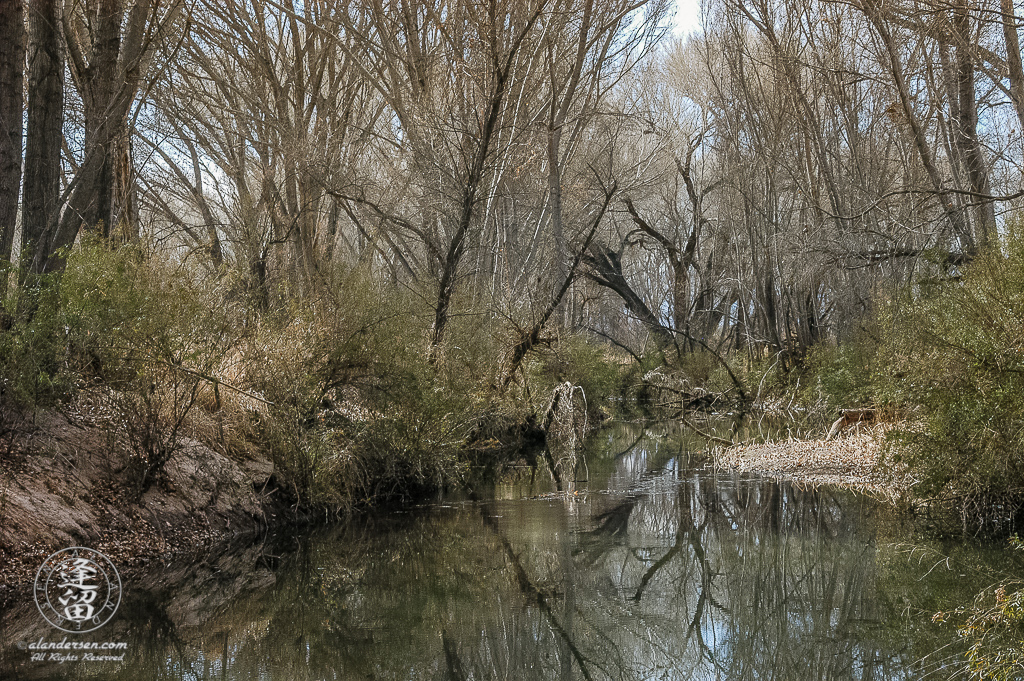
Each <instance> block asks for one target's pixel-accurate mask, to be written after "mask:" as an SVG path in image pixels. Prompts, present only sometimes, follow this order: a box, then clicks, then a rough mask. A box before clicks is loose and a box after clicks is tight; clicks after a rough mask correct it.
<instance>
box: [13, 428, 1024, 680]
mask: <svg viewBox="0 0 1024 681" xmlns="http://www.w3.org/2000/svg"><path fill="white" fill-rule="evenodd" d="M700 447H701V445H700V442H699V441H695V440H693V439H691V438H689V437H688V436H687V435H686V434H685V433H683V432H680V431H679V430H678V429H677V428H676V427H675V426H673V425H670V424H658V425H654V426H642V425H638V424H623V423H620V424H615V425H613V426H612V427H609V428H606V429H604V430H602V431H600V432H598V433H597V434H595V435H594V436H592V437H591V438H590V439H589V440H588V441H587V443H586V447H585V459H584V460H582V461H581V462H580V463H579V464H578V465H577V467H576V469H575V474H566V475H564V476H563V477H564V478H565V480H566V482H565V485H564V486H565V487H566V489H565V490H562V491H559V490H558V489H556V486H555V484H554V481H553V479H552V476H551V475H550V473H548V472H547V471H546V470H545V469H538V470H537V471H533V470H531V469H529V468H526V467H523V468H522V469H520V470H519V471H518V475H517V476H516V477H515V479H514V480H512V481H509V482H505V483H503V484H499V485H497V486H494V487H491V488H488V489H486V490H478V491H477V492H476V493H475V494H474V495H473V498H472V499H470V498H464V497H447V498H442V499H439V500H437V501H436V502H435V503H431V504H427V505H424V506H421V507H416V508H411V509H409V508H406V509H403V510H399V511H392V512H387V513H379V514H376V515H372V516H370V517H367V518H360V519H359V520H358V521H355V522H351V523H347V524H339V525H337V526H332V527H326V528H323V527H322V528H318V529H316V530H310V531H306V532H302V533H298V534H297V535H296V534H295V533H289V534H288V536H273V537H265V538H261V539H260V540H259V541H257V542H255V543H253V542H249V543H247V544H246V545H244V546H241V547H235V548H233V549H231V550H229V551H223V552H220V553H216V554H213V555H210V556H206V557H203V558H200V559H198V560H193V561H192V562H186V563H180V564H172V565H167V566H163V567H160V568H158V569H155V570H154V571H151V572H150V573H149V574H147V575H144V576H140V577H138V578H135V579H133V580H131V581H127V582H126V583H125V585H124V598H123V601H122V603H121V606H120V608H119V609H118V611H117V613H116V615H115V616H114V618H113V620H111V622H110V623H109V624H108V625H106V626H105V627H103V628H101V629H99V630H97V631H95V632H92V633H89V634H80V635H75V634H67V635H64V634H62V633H61V632H59V631H57V630H55V629H51V628H49V627H48V626H47V625H46V623H45V622H44V621H42V619H41V617H40V616H39V614H38V612H37V611H36V610H35V604H34V602H33V601H32V600H31V599H28V600H27V602H25V603H21V604H15V606H13V607H12V608H10V609H9V610H8V611H7V612H5V613H3V614H2V615H0V678H3V679H8V678H11V679H21V678H25V679H46V678H57V679H74V678H111V679H130V680H133V681H134V680H137V679H174V680H186V679H189V680H192V679H195V680H200V679H260V680H274V681H277V680H293V679H376V680H384V679H396V680H397V679H403V680H413V679H444V680H450V681H454V680H462V679H617V680H631V679H728V680H736V679H739V680H742V679H778V680H787V679H793V680H812V679H919V678H937V679H944V678H948V677H949V676H950V675H951V674H952V673H953V671H954V670H955V669H956V666H957V665H959V664H960V662H961V661H962V659H963V656H962V654H963V651H962V647H961V646H960V645H959V644H958V643H957V641H956V635H955V631H954V629H953V628H952V627H950V626H948V625H946V626H941V625H937V624H933V623H932V622H931V615H932V613H934V612H936V611H938V610H941V609H949V608H952V607H955V606H956V605H959V604H963V603H966V602H968V601H969V599H970V598H971V597H972V596H973V594H974V593H975V592H977V591H978V590H980V589H981V588H983V587H985V586H987V585H989V584H991V583H992V582H994V581H995V580H996V578H997V577H998V576H999V575H1000V574H1004V573H1005V572H1006V571H1013V570H1019V567H1020V566H1019V565H1013V564H1009V563H1008V562H1007V561H1010V560H1013V558H1012V557H1010V556H1008V555H1007V551H1005V550H1003V549H1002V547H1000V546H985V545H980V544H979V545H975V544H970V543H964V542H963V541H960V540H958V541H953V540H949V541H947V542H943V541H942V540H939V539H934V538H930V537H929V535H928V534H927V533H925V532H923V531H921V530H920V529H919V528H917V527H916V526H915V525H914V523H913V522H911V521H908V520H906V519H900V518H898V517H896V516H895V515H894V514H893V512H892V511H891V510H890V509H888V508H887V507H885V506H882V505H879V504H877V503H876V502H875V501H873V500H871V499H869V498H867V497H864V496H861V495H857V494H853V493H850V492H846V491H843V490H837V489H832V488H819V489H817V490H813V489H804V488H801V487H799V486H796V485H794V484H789V483H779V482H774V481H769V480H763V479H758V478H756V477H750V476H739V475H734V474H729V473H721V472H715V471H712V470H710V469H709V468H708V467H707V465H706V459H705V458H703V457H702V455H701V454H700ZM63 638H67V639H69V640H73V641H77V640H83V641H115V642H126V643H127V644H128V648H127V652H126V653H125V654H124V660H123V662H96V661H92V662H87V661H83V660H81V659H79V660H78V661H67V662H64V663H59V662H57V661H50V660H44V661H39V660H32V659H31V657H30V651H29V650H27V649H25V648H27V646H26V642H34V641H38V640H39V639H43V640H48V641H60V640H62V639H63Z"/></svg>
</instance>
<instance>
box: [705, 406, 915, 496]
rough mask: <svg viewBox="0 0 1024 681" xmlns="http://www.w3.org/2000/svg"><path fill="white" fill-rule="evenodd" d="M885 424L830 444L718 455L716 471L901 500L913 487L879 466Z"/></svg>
mask: <svg viewBox="0 0 1024 681" xmlns="http://www.w3.org/2000/svg"><path fill="white" fill-rule="evenodd" d="M888 427H889V426H887V425H885V424H882V425H877V426H872V427H869V428H864V429H862V430H861V431H860V432H854V433H848V434H843V435H839V436H838V437H836V438H834V439H831V440H824V439H818V440H792V439H791V440H778V441H773V442H765V443H759V444H750V445H738V446H733V447H727V448H722V449H719V450H718V451H716V452H715V454H714V465H715V467H717V468H719V469H722V470H731V471H740V472H749V473H756V474H758V475H763V476H767V477H774V478H780V479H789V480H795V481H799V482H805V483H807V484H810V485H823V484H830V485H842V486H845V487H853V488H856V489H860V490H862V491H865V492H869V493H873V494H879V495H882V496H885V497H890V498H892V497H896V496H898V495H899V494H900V492H901V491H902V490H905V489H906V488H907V487H908V486H909V484H910V483H911V481H910V480H909V479H908V478H907V477H906V476H901V475H894V474H893V472H892V471H890V470H888V469H887V468H885V467H882V466H880V465H879V464H880V460H881V456H882V445H883V443H884V441H885V431H886V430H887V429H888Z"/></svg>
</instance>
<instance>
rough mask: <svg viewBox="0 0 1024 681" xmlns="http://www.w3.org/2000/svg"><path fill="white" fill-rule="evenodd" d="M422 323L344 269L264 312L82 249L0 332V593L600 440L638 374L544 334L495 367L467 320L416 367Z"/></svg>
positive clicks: (25, 293) (398, 300) (494, 323)
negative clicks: (554, 436)
mask: <svg viewBox="0 0 1024 681" xmlns="http://www.w3.org/2000/svg"><path fill="white" fill-rule="evenodd" d="M339 292H343V295H342V294H340V293H339ZM420 305H421V302H420V301H419V299H418V298H417V297H416V296H412V295H410V296H409V297H408V298H406V297H403V296H401V295H399V294H396V293H395V292H394V289H393V288H392V287H379V286H377V285H376V284H375V282H374V281H373V279H372V278H370V277H368V276H364V275H362V274H361V273H359V272H358V271H356V272H349V273H347V274H345V275H338V276H337V277H336V278H334V279H332V280H330V281H327V282H324V284H323V286H322V287H321V288H320V289H319V291H318V293H317V294H316V295H313V294H310V295H307V296H305V297H304V299H303V302H302V304H301V305H300V304H294V305H291V304H284V303H281V304H280V305H278V306H277V307H272V306H270V305H263V304H262V303H254V302H253V301H252V300H250V299H248V298H247V297H246V292H245V291H244V289H242V288H239V287H238V286H236V285H235V283H234V282H232V281H230V280H229V279H228V278H227V277H224V278H221V279H219V280H211V279H204V280H202V281H197V280H196V279H195V278H193V277H191V276H189V274H188V273H187V271H185V270H182V269H175V268H172V267H169V266H164V265H160V264H158V263H155V262H152V261H148V260H146V259H144V258H142V257H141V254H139V253H138V252H135V251H134V250H133V249H132V248H130V247H124V248H121V249H119V250H117V251H111V250H109V249H108V248H105V247H102V246H91V245H88V244H87V245H86V246H84V247H83V248H80V249H76V250H75V251H74V252H73V253H71V254H70V257H69V260H68V264H67V268H66V271H65V272H63V274H62V276H61V277H60V278H59V279H57V278H52V279H46V278H43V279H40V280H37V281H36V282H34V285H31V283H30V284H28V285H25V286H23V287H21V288H20V289H19V290H18V291H17V293H16V297H14V298H12V299H11V300H9V301H8V303H7V306H6V308H5V311H4V314H3V315H2V319H0V324H2V327H3V330H2V333H0V379H2V383H0V563H3V564H4V565H6V566H7V567H6V568H5V571H4V572H5V574H4V581H5V582H6V583H15V582H23V581H24V580H25V579H26V578H28V579H30V577H31V576H30V575H29V568H30V566H32V565H37V564H38V562H39V560H41V558H42V557H43V556H45V555H46V553H47V552H48V551H50V550H52V549H55V548H61V547H63V546H67V545H73V544H76V543H87V544H89V545H90V546H95V547H97V548H99V549H100V550H103V551H104V552H108V553H109V554H110V555H111V557H112V558H115V559H116V560H117V559H119V560H120V561H122V564H125V563H130V562H133V561H134V562H138V561H145V560H146V559H148V558H151V557H153V556H154V555H158V554H160V553H162V552H174V551H177V550H180V549H183V548H189V547H194V546H196V545H198V544H201V543H203V542H208V541H212V540H213V539H215V538H217V537H223V536H225V535H231V534H235V533H241V532H252V531H255V530H257V529H258V528H261V527H264V526H266V525H267V524H268V523H274V522H284V521H293V520H296V519H299V520H301V519H316V518H321V519H323V518H334V517H340V516H344V515H346V514H349V513H351V512H354V511H357V510H359V509H362V508H366V507H369V506H373V505H378V504H382V503H387V502H392V501H403V500H411V499H416V498H419V497H422V496H423V495H426V494H430V493H434V492H436V491H437V490H440V489H444V488H450V487H455V486H459V485H463V484H466V483H467V482H468V481H470V480H473V479H476V478H478V477H485V476H488V475H493V474H495V473H496V472H500V470H501V468H502V466H503V465H504V464H505V463H507V462H508V460H509V458H510V457H511V456H519V454H518V453H517V452H518V450H519V448H520V447H521V446H523V445H525V444H529V443H536V442H537V441H538V439H539V441H541V442H543V439H544V431H545V429H546V430H558V429H561V430H562V431H564V432H563V433H562V437H570V438H578V436H579V435H580V433H581V431H582V429H583V428H584V427H585V424H590V425H595V424H597V423H599V422H600V421H601V420H602V419H603V418H605V417H606V416H607V414H608V411H609V406H608V405H610V402H609V401H608V400H607V399H606V397H607V396H608V395H611V394H621V393H622V390H623V386H624V385H625V382H626V381H627V379H628V376H629V374H630V372H631V371H633V369H632V368H630V367H629V366H627V364H628V363H625V362H622V361H621V360H620V358H618V357H617V356H616V355H615V354H614V353H613V352H611V351H609V350H608V349H607V348H605V347H603V346H601V345H599V344H595V343H592V342H589V341H587V340H586V339H584V338H582V337H578V336H574V335H570V334H560V333H558V332H545V333H546V334H549V335H545V337H542V338H538V339H537V340H536V342H535V343H534V345H536V347H535V348H533V349H531V351H530V352H527V353H525V354H524V356H520V357H517V360H516V362H515V366H514V367H511V368H510V363H509V348H510V347H512V346H514V345H516V342H517V340H518V339H519V336H520V335H521V332H519V331H518V329H516V328H514V327H509V326H508V325H507V323H506V322H503V321H501V320H500V319H496V318H495V317H493V316H488V315H486V314H484V313H483V312H473V311H472V310H469V311H468V312H467V313H466V314H465V315H463V316H459V317H456V318H455V319H454V320H453V321H452V322H451V323H450V324H449V325H448V330H447V335H446V337H447V342H446V343H445V344H444V346H443V347H442V348H441V351H440V352H429V351H428V349H427V347H426V343H425V339H426V338H427V337H428V332H429V315H427V314H425V313H424V310H423V309H420ZM464 309H465V308H464ZM563 386H570V387H571V390H568V393H567V396H565V397H564V398H563V399H561V401H559V400H558V399H556V396H557V395H559V394H561V393H565V392H566V391H565V389H564V387H563ZM560 391H561V392H560ZM566 429H568V430H566ZM565 433H569V435H566V434H565Z"/></svg>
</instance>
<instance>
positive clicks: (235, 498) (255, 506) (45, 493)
mask: <svg viewBox="0 0 1024 681" xmlns="http://www.w3.org/2000/svg"><path fill="white" fill-rule="evenodd" d="M114 433H115V429H112V428H110V427H109V425H105V424H104V423H102V422H100V421H95V420H90V419H89V418H86V417H83V416H81V415H78V414H75V413H73V412H66V413H57V412H42V413H37V414H34V415H24V414H19V415H16V416H14V417H12V416H11V415H10V412H7V416H6V418H4V419H3V421H2V422H0V601H2V600H4V596H5V594H6V593H7V592H9V591H12V590H14V589H24V588H25V587H26V585H27V584H30V583H31V581H32V580H33V579H34V577H35V571H36V569H37V568H38V566H39V565H40V564H41V563H42V561H43V559H44V558H45V557H46V556H47V555H49V554H50V553H52V552H53V551H55V550H58V549H61V548H65V547H68V546H76V545H86V546H89V547H92V548H95V549H98V550H99V551H102V552H103V553H105V554H106V555H107V556H109V557H110V558H111V559H112V560H113V561H114V563H115V565H117V566H118V568H119V569H125V570H128V571H132V570H133V569H139V568H142V567H144V566H145V565H147V564H148V563H150V562H151V561H153V560H155V559H157V558H158V557H167V556H171V555H175V554H181V553H184V552H187V551H195V550H198V549H202V548H203V547H204V546H207V545H209V544H210V543H211V542H213V541H214V540H223V539H226V538H230V537H232V536H237V535H241V534H247V533H254V532H256V531H258V530H260V529H261V528H263V527H265V526H266V525H267V524H268V522H269V521H271V520H272V519H273V518H274V517H276V516H277V515H278V514H280V512H281V509H280V508H278V507H275V506H274V505H273V503H272V499H273V496H274V495H273V492H272V490H273V487H274V483H273V480H272V476H273V472H274V467H273V464H272V463H271V462H270V461H269V460H267V459H264V458H260V456H259V455H258V454H256V453H251V454H247V455H245V456H244V457H237V456H235V457H229V456H226V455H225V454H223V453H221V452H218V451H215V450H214V449H213V448H211V447H209V446H206V445H204V444H202V443H201V442H199V441H198V440H196V439H193V438H190V437H187V436H186V437H182V438H180V440H179V442H178V445H179V446H178V447H177V448H176V449H175V451H174V452H173V454H171V456H170V458H169V460H168V461H167V463H166V464H165V466H164V467H163V470H162V472H161V473H159V474H158V475H156V476H154V479H153V481H152V482H151V483H150V484H147V485H144V486H142V485H132V484H129V483H128V482H127V481H126V478H128V477H129V476H128V475H127V474H126V471H128V470H129V466H130V464H131V463H132V461H131V459H132V457H133V456H134V455H133V454H132V452H131V448H130V447H128V446H127V444H126V443H124V442H123V441H121V440H120V439H119V438H118V437H116V435H115V434H114Z"/></svg>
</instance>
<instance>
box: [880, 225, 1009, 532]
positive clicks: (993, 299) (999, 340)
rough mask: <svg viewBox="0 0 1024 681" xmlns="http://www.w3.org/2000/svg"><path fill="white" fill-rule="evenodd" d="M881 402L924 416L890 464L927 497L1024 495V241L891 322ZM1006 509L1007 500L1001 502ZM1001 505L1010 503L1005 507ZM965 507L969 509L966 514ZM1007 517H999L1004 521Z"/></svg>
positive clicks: (888, 317) (897, 443) (886, 321)
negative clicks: (904, 466)
mask: <svg viewBox="0 0 1024 681" xmlns="http://www.w3.org/2000/svg"><path fill="white" fill-rule="evenodd" d="M883 328H884V329H885V332H884V336H885V341H884V343H883V346H882V348H881V352H880V356H879V361H878V365H877V366H878V374H879V376H880V378H881V379H882V381H881V383H882V396H883V397H884V398H885V399H887V400H889V401H891V402H893V403H895V404H896V405H898V406H902V407H904V408H906V409H909V410H912V411H913V412H914V413H917V414H918V415H919V417H920V418H919V420H918V421H917V422H916V423H915V426H914V427H909V428H905V429H902V430H899V431H896V432H894V434H893V436H892V448H891V455H892V456H893V458H894V459H895V460H897V461H900V460H902V461H905V462H906V463H908V464H909V465H910V466H911V468H912V469H913V471H914V472H915V473H916V474H917V475H918V476H919V477H920V478H921V483H920V485H919V486H918V488H917V491H918V492H919V493H920V494H922V495H925V496H942V497H957V498H960V499H971V500H972V501H971V504H972V506H975V507H976V506H977V500H978V499H983V500H988V501H987V502H986V503H985V504H983V506H985V507H987V508H988V509H989V511H990V512H992V513H996V508H995V502H996V500H997V499H1000V498H1003V497H1004V495H1007V494H1010V495H1017V496H1018V497H1019V494H1020V492H1021V491H1022V490H1024V239H1022V235H1021V233H1020V230H1019V229H1017V230H1015V231H1013V232H1011V233H1010V234H1009V235H1008V236H1007V237H1006V239H1005V242H1004V244H1003V248H1002V250H992V251H990V252H988V253H985V254H983V255H981V256H979V257H978V258H977V259H976V260H975V261H974V262H973V263H972V264H971V265H970V266H969V267H968V268H967V269H966V271H965V272H964V273H963V275H962V276H961V277H959V278H950V279H948V280H946V281H942V282H937V283H930V284H929V286H928V290H925V291H918V292H917V295H916V296H907V297H906V298H904V299H903V300H899V301H896V302H894V303H893V304H891V305H890V306H889V307H888V309H887V311H886V312H885V314H884V316H883ZM1003 501H1005V499H1003ZM999 503H1002V501H1000V502H999ZM965 508H966V507H965ZM1007 512H1008V511H1006V510H1005V509H1004V510H1003V511H1001V512H1000V513H1002V514H1004V515H1005V514H1006V513H1007Z"/></svg>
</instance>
